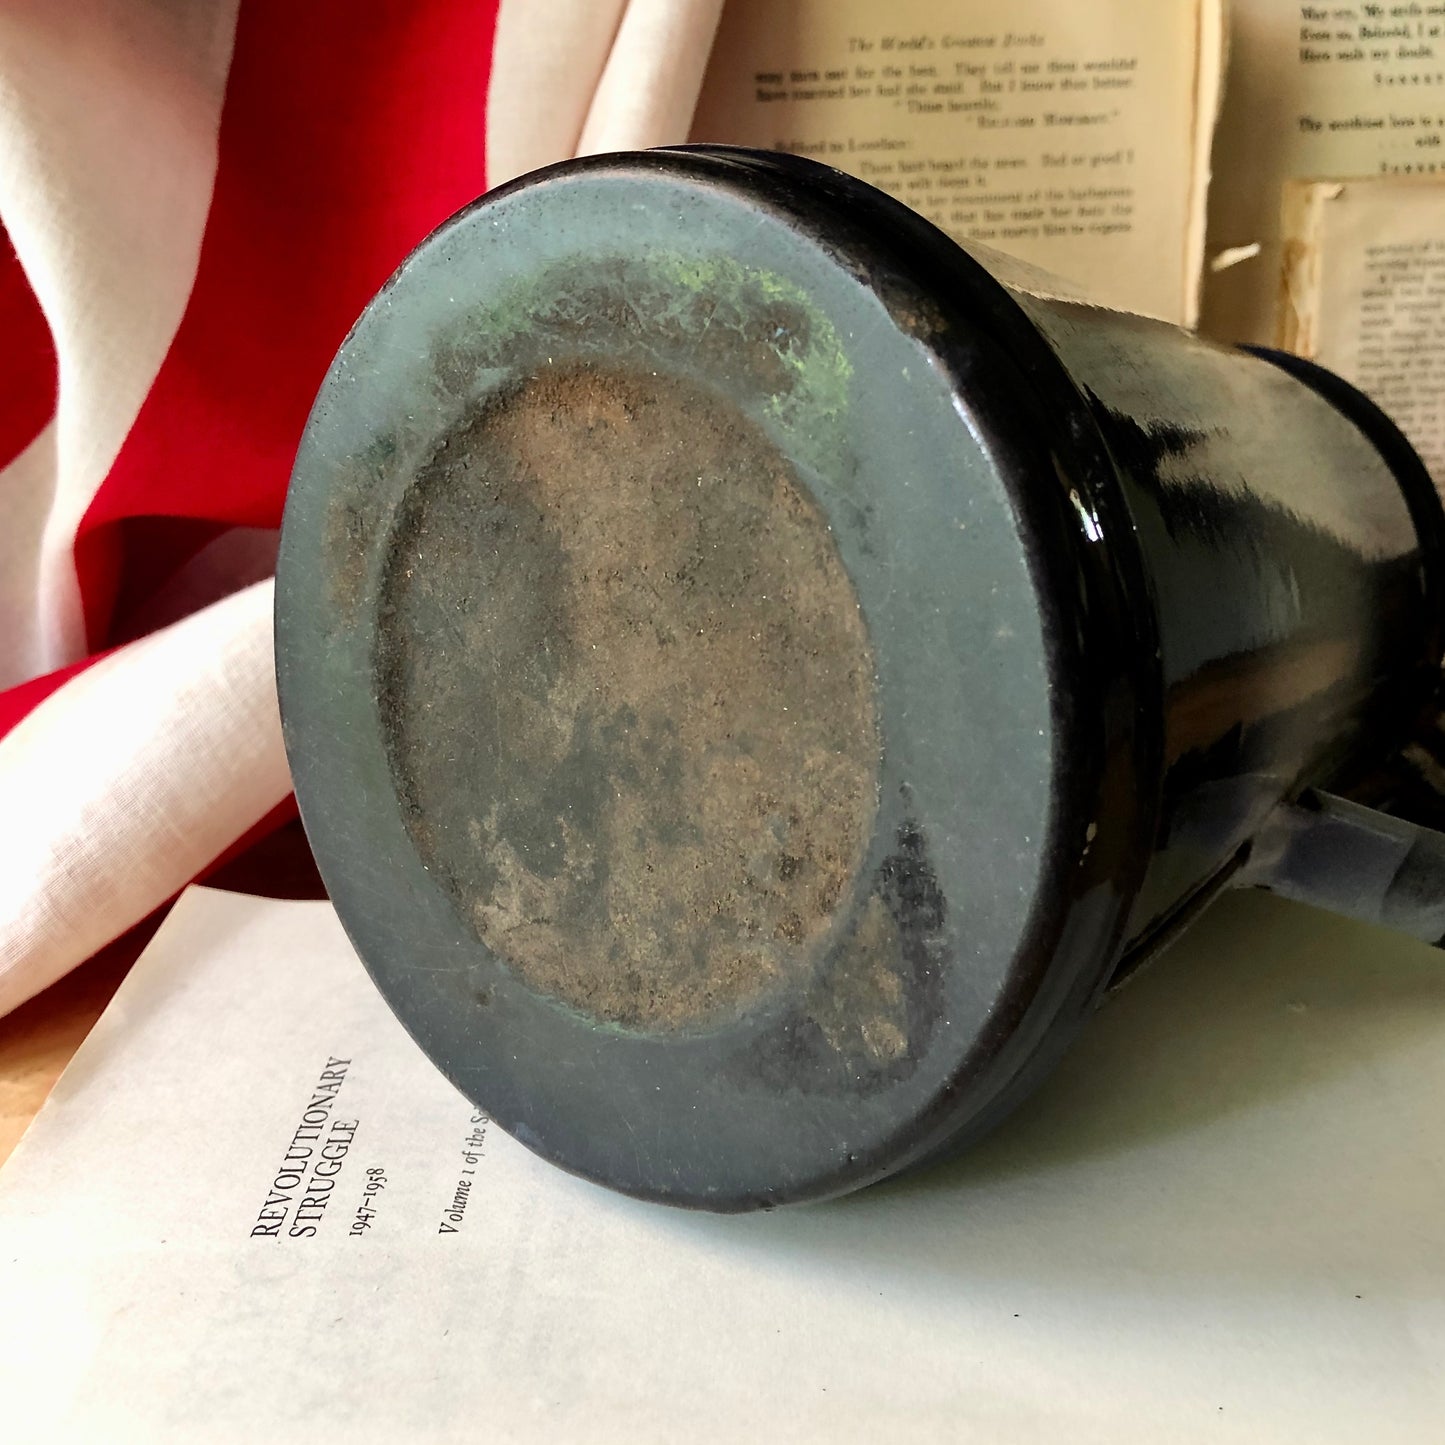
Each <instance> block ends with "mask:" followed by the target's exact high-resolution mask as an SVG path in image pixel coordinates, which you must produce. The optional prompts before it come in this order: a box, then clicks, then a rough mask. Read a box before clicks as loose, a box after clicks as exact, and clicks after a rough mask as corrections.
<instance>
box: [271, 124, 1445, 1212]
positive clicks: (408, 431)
mask: <svg viewBox="0 0 1445 1445" xmlns="http://www.w3.org/2000/svg"><path fill="white" fill-rule="evenodd" d="M1442 552H1445V515H1442V511H1441V507H1440V503H1439V501H1438V500H1437V497H1436V493H1435V490H1434V488H1433V486H1432V484H1431V480H1430V478H1429V476H1428V474H1427V473H1426V471H1425V469H1424V467H1423V466H1422V465H1421V463H1420V461H1419V459H1418V458H1417V457H1416V455H1415V454H1414V453H1413V452H1412V451H1411V449H1410V447H1409V446H1408V444H1407V443H1406V442H1405V441H1404V439H1403V438H1402V437H1401V435H1400V433H1399V432H1398V431H1397V430H1396V429H1395V427H1394V426H1393V425H1392V424H1391V423H1390V422H1389V421H1388V420H1387V419H1386V418H1385V417H1384V416H1383V415H1382V414H1381V413H1380V412H1379V411H1378V410H1377V409H1376V408H1375V407H1374V406H1372V405H1371V404H1370V403H1369V402H1368V401H1367V400H1366V399H1365V398H1364V397H1362V396H1361V395H1360V394H1359V393H1357V392H1356V391H1354V390H1353V389H1352V388H1350V387H1348V386H1347V385H1345V384H1344V383H1343V382H1342V381H1340V380H1339V379H1338V378H1336V377H1334V376H1332V375H1329V374H1327V373H1325V372H1323V371H1320V370H1319V369H1317V368H1315V367H1312V366H1310V365H1308V364H1307V363H1304V362H1301V361H1298V360H1296V359H1293V358H1290V357H1285V356H1276V355H1269V354H1263V353H1256V354H1247V353H1245V352H1243V351H1235V350H1228V349H1224V348H1221V347H1218V346H1214V345H1211V344H1209V343H1207V342H1204V341H1202V340H1200V339H1198V338H1197V337H1195V336H1192V335H1190V334H1188V333H1186V332H1183V331H1181V330H1178V329H1176V328H1175V327H1172V326H1169V325H1166V324H1163V323H1161V322H1157V321H1151V320H1147V319H1144V318H1141V317H1138V316H1133V315H1128V314H1124V313H1120V312H1115V311H1108V310H1103V309H1100V308H1099V307H1097V306H1093V305H1090V304H1089V303H1088V302H1087V301H1086V300H1083V299H1080V298H1077V297H1075V296H1073V295H1071V294H1069V291H1068V288H1067V287H1066V286H1063V285H1061V284H1060V283H1058V282H1056V281H1055V280H1053V278H1050V277H1047V276H1044V275H1042V274H1041V273H1036V272H1033V271H1032V270H1030V269H1029V268H1026V267H1023V266H1021V265H1019V264H1018V263H1016V262H1013V261H1011V260H1009V259H1008V258H1006V257H1003V256H999V255H996V254H993V253H989V252H985V251H983V250H981V249H975V248H968V249H965V248H962V247H960V246H958V245H956V244H955V243H954V242H953V241H951V240H949V239H948V238H947V237H945V236H944V235H943V234H942V233H940V232H939V231H937V230H935V229H934V228H933V227H931V226H930V225H929V224H928V223H927V222H925V221H923V220H922V219H921V218H920V217H918V216H916V215H914V214H913V213H912V212H910V211H908V210H907V209H906V208H904V207H902V206H901V205H899V204H898V203H896V202H894V201H893V200H891V199H889V198H888V197H886V196H885V195H883V194H882V193H880V192H878V191H875V190H873V189H871V188H870V187H868V186H866V185H864V184H862V183H861V182H859V181H856V180H853V179H851V178H849V177H847V176H844V175H841V174H839V173H837V172H835V171H832V170H829V169H827V168H825V167H822V166H818V165H816V164H813V163H811V162H808V161H804V160H801V159H798V158H795V157H790V156H783V155H768V154H762V153H754V152H748V151H737V150H726V149H716V148H705V149H704V148H683V149H675V150H664V151H653V152H647V153H644V154H630V155H616V156H606V157H599V158H595V159H591V160H586V161H578V162H573V163H568V164H566V165H562V166H557V167H553V168H551V169H549V170H545V171H540V172H538V173H536V174H534V175H532V176H528V177H524V178H523V179H522V180H520V181H517V182H514V183H513V184H511V185H508V186H505V187H503V188H501V189H499V190H497V191H495V192H493V193H491V194H490V195H488V196H486V197H485V198H483V199H482V200H480V201H478V202H477V203H476V204H475V205H473V206H471V207H470V208H468V209H467V210H465V211H463V212H461V213H460V214H458V215H457V216H455V217H454V218H453V219H452V220H450V221H448V222H447V223H446V224H445V225H443V226H442V227H441V228H440V229H439V230H438V231H436V232H435V233H434V234H433V235H432V236H431V237H430V238H428V240H427V241H425V242H424V243H423V244H422V245H421V246H420V247H419V248H418V249H417V251H416V252H415V253H414V254H413V255H412V256H411V257H410V258H409V259H408V260H407V261H406V262H405V263H404V265H403V266H402V267H401V269H400V270H399V271H398V272H397V274H396V275H395V276H394V277H393V278H392V280H391V281H390V282H388V283H387V285H386V286H385V287H384V288H383V290H382V291H381V292H380V293H379V294H378V295H377V297H376V298H375V300H374V301H373V302H372V303H371V305H370V306H369V307H368V309H367V311H366V312H365V314H364V315H363V316H362V317H361V319H360V320H359V321H358V323H357V325H356V327H355V328H354V330H353V331H352V333H351V335H350V336H349V337H348V338H347V340H346V342H345V344H344V345H343V347H342V349H341V352H340V353H339V355H338V356H337V359H336V361H335V363H334V365H333V367H332V369H331V372H330V373H329V375H328V377H327V379H326V382H325V384H324V385H323V387H322V389H321V393H320V395H319V397H318V399H317V402H316V406H315V409H314V411H313V413H312V416H311V420H310V422H309V424H308V427H307V430H306V434H305V438H304V440H303V442H302V445H301V449H300V453H299V456H298V458H297V462H296V470H295V475H294V477H293V482H292V488H291V495H290V500H289V503H288V507H287V513H286V521H285V528H284V532H283V538H282V546H281V558H280V564H279V567H278V571H277V604H276V606H277V621H276V639H277V665H278V677H279V686H280V694H281V705H282V715H283V720H284V724H285V730H286V739H287V746H288V749H289V751H290V757H291V762H292V768H293V772H294V776H295V784H296V792H297V797H298V799H299V802H300V806H301V812H302V817H303V819H304V821H305V824H306V828H307V832H308V834H309V836H310V839H311V842H312V846H313V848H314V850H315V853H316V857H317V861H318V863H319V865H320V867H321V871H322V873H323V876H324V877H325V879H326V882H327V885H328V887H329V889H330V891H331V895H332V897H333V899H334V901H335V904H336V908H337V911H338V914H339V916H340V918H341V920H342V922H343V924H344V925H345V926H346V928H347V930H348V932H349V934H350V936H351V938H352V940H353V941H354V943H355V945H356V948H357V951H358V953H359V954H360V955H361V957H362V959H363V960H364V962H365V964H366V966H367V967H368V968H369V969H370V971H371V973H372V975H373V977H374V978H375V980H376V982H377V985H378V987H379V988H380V989H381V991H382V993H383V995H384V996H385V997H386V999H387V1001H388V1002H389V1004H390V1005H391V1007H392V1008H393V1009H394V1010H395V1012H396V1013H397V1014H398V1016H399V1017H400V1018H401V1019H402V1021H403V1022H404V1023H405V1025H406V1026H407V1028H408V1029H409V1030H410V1031H411V1033H412V1034H413V1036H414V1037H415V1038H416V1040H417V1042H418V1043H419V1044H420V1045H421V1047H422V1048H423V1049H425V1050H426V1051H427V1053H428V1054H429V1055H430V1056H431V1057H432V1058H433V1059H434V1060H435V1061H436V1063H437V1064H438V1066H439V1067H440V1068H441V1069H442V1070H443V1071H444V1072H445V1073H446V1074H447V1076H448V1077H449V1078H451V1079H452V1080H453V1081H454V1082H455V1083H456V1085H457V1086H458V1087H459V1088H460V1089H461V1090H462V1092H463V1093H464V1094H466V1095H467V1097H468V1098H469V1099H471V1100H473V1101H474V1102H475V1103H476V1104H478V1105H479V1106H480V1107H482V1108H483V1109H485V1110H486V1111H487V1112H488V1113H489V1114H490V1115H491V1116H492V1117H493V1118H494V1119H495V1120H496V1122H497V1123H499V1124H500V1125H501V1126H502V1127H503V1128H505V1129H507V1130H508V1131H509V1132H511V1133H512V1134H514V1135H515V1136H516V1137H517V1138H518V1139H520V1140H522V1141H523V1142H524V1143H526V1144H527V1145H529V1146H530V1147H531V1148H533V1149H535V1150H536V1151H538V1152H539V1153H541V1154H543V1155H544V1156H546V1157H547V1158H549V1159H552V1160H554V1161H555V1162H557V1163H558V1164H560V1165H562V1166H563V1167H565V1168H568V1169H570V1170H573V1171H575V1172H577V1173H580V1174H583V1175H585V1176H587V1177H588V1178H591V1179H594V1180H597V1181H599V1182H602V1183H605V1184H608V1185H611V1186H612V1187H614V1188H617V1189H621V1190H624V1191H626V1192H628V1193H630V1194H635V1195H640V1196H643V1197H646V1198H651V1199H658V1200H664V1201H668V1202H671V1203H677V1204H685V1205H692V1206H697V1207H702V1208H710V1209H719V1210H740V1209H749V1208H763V1207H768V1206H771V1205H775V1204H780V1203H785V1202H790V1201H796V1200H808V1199H819V1198H824V1197H827V1196H830V1195H836V1194H839V1193H842V1192H845V1191H847V1190H850V1189H855V1188H858V1187H860V1186H862V1185H866V1184H869V1183H872V1182H874V1181H876V1180H879V1179H882V1178H884V1177H886V1176H888V1175H891V1174H893V1173H895V1172H897V1171H898V1170H900V1169H903V1168H906V1167H909V1166H912V1165H915V1164H917V1163H919V1162H921V1161H925V1160H929V1159H932V1158H935V1157H937V1156H939V1155H940V1154H942V1153H945V1152H949V1151H953V1150H956V1149H957V1148H959V1147H961V1146H963V1145H965V1144H966V1143H967V1142H969V1141H970V1140H972V1139H974V1138H976V1137H977V1136H978V1135H979V1134H981V1133H982V1132H983V1131H984V1130H986V1129H988V1128H990V1127H991V1126H992V1125H993V1124H995V1123H996V1122H997V1121H998V1120H999V1119H1000V1118H1002V1117H1003V1115H1004V1114H1005V1113H1006V1112H1007V1111H1008V1110H1009V1109H1010V1108H1011V1107H1012V1106H1013V1105H1014V1104H1015V1103H1016V1102H1017V1101H1018V1100H1019V1099H1020V1098H1021V1097H1022V1096H1023V1095H1024V1094H1025V1093H1026V1092H1027V1091H1028V1090H1029V1089H1030V1088H1032V1087H1033V1085H1034V1084H1035V1083H1036V1082H1037V1081H1038V1080H1039V1079H1040V1078H1042V1077H1043V1075H1044V1074H1045V1073H1046V1071H1047V1070H1048V1069H1049V1068H1050V1067H1051V1066H1052V1065H1053V1063H1054V1062H1055V1061H1056V1060H1057V1059H1058V1058H1059V1056H1060V1055H1061V1053H1062V1052H1063V1050H1064V1049H1065V1047H1066V1046H1067V1044H1068V1043H1069V1041H1070V1039H1071V1038H1072V1037H1073V1035H1074V1032H1075V1030H1076V1029H1077V1028H1078V1027H1079V1026H1080V1025H1081V1024H1082V1023H1083V1021H1084V1020H1085V1019H1086V1018H1087V1017H1088V1015H1089V1013H1090V1012H1091V1011H1092V1010H1093V1008H1094V1007H1095V1006H1096V1005H1097V1004H1098V1003H1099V1002H1100V1000H1101V999H1102V998H1103V997H1104V995H1105V994H1106V993H1107V992H1108V991H1109V990H1110V989H1111V988H1112V987H1114V986H1116V985H1117V984H1118V983H1119V982H1120V981H1121V980H1122V979H1124V978H1125V977H1127V976H1128V975H1129V974H1130V973H1131V972H1132V971H1133V970H1134V969H1135V968H1137V967H1138V965H1139V964H1140V963H1141V962H1143V961H1145V960H1146V959H1148V958H1149V957H1150V956H1151V955H1153V954H1154V953H1156V952H1157V951H1158V950H1159V949H1160V948H1161V947H1162V946H1163V945H1164V944H1166V943H1167V942H1168V941H1169V940H1170V939H1172V938H1173V937H1174V936H1175V935H1176V934H1177V933H1178V932H1179V930H1180V929H1181V928H1183V927H1184V926H1185V925H1186V924H1187V923H1188V921H1189V920H1190V919H1191V918H1192V917H1193V916H1194V915H1195V914H1196V913H1197V912H1198V911H1199V909H1200V908H1202V907H1203V906H1204V905H1205V904H1206V903H1207V902H1208V901H1209V899H1211V898H1212V897H1214V896H1215V895H1216V894H1217V893H1218V892H1219V891H1220V890H1221V889H1223V888H1226V887H1229V886H1241V885H1248V886H1263V887H1273V888H1275V889H1277V890H1278V891H1281V892H1285V893H1288V894H1290V895H1291V896H1294V897H1301V898H1305V899H1308V900H1310V901H1314V902H1317V903H1320V904H1322V905H1323V906H1326V907H1334V908H1336V909H1338V910H1340V911H1344V912H1349V913H1352V914H1354V915H1356V916H1360V917H1365V918H1370V919H1374V920H1377V921H1380V922H1383V923H1385V924H1387V925H1389V926H1392V927H1396V928H1399V929H1402V930H1404V931H1408V932H1414V933H1416V934H1417V935H1418V936H1421V937H1426V938H1428V939H1430V940H1431V941H1434V940H1436V939H1438V938H1439V937H1440V935H1441V934H1442V933H1445V847H1442V845H1441V840H1440V839H1439V837H1438V835H1436V834H1434V833H1432V832H1430V831H1428V830H1427V829H1424V828H1422V827H1420V826H1418V823H1417V822H1406V821H1403V820H1402V819H1400V818H1399V817H1396V816H1390V815H1387V814H1386V813H1385V812H1382V811H1380V810H1378V809H1377V808H1371V807H1367V806H1365V804H1367V803H1375V802H1389V801H1391V800H1396V801H1398V799H1399V797H1400V796H1402V795H1403V793H1404V792H1405V791H1406V790H1407V787H1406V785H1407V783H1409V782H1410V780H1411V779H1412V777H1413V776H1414V775H1413V774H1412V773H1411V766H1410V761H1409V759H1410V757H1411V756H1414V755H1413V754H1409V753H1408V749H1409V748H1410V747H1412V746H1418V740H1419V739H1420V738H1422V737H1423V736H1425V733H1424V732H1423V731H1422V728H1423V725H1424V723H1425V722H1426V721H1427V720H1428V719H1429V718H1430V717H1431V716H1432V715H1433V714H1432V709H1433V707H1434V701H1435V697H1436V693H1437V690H1438V684H1439V678H1440V664H1441V650H1442V638H1445V633H1442V624H1445V598H1442V586H1445V564H1442ZM1420 769H1423V770H1424V771H1425V772H1428V771H1429V760H1428V759H1426V760H1425V761H1424V762H1422V763H1421V765H1420ZM1420 769H1416V773H1418V772H1419V771H1420ZM1326 788H1328V789H1330V790H1331V791H1330V792H1329V793H1326V792H1324V791H1322V789H1326ZM1428 791H1429V790H1428V788H1427V789H1425V790H1424V792H1425V793H1426V794H1428ZM1345 795H1348V800H1347V797H1346V796H1345ZM1397 811H1398V809H1397ZM1260 966H1261V967H1267V966H1268V961H1267V960H1261V961H1260Z"/></svg>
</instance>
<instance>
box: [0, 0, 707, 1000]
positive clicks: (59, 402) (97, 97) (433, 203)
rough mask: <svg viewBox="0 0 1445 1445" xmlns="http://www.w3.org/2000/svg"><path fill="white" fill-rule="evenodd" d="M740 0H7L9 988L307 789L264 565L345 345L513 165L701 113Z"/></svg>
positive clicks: (4, 490) (4, 879) (2, 279)
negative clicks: (294, 469)
mask: <svg viewBox="0 0 1445 1445" xmlns="http://www.w3.org/2000/svg"><path fill="white" fill-rule="evenodd" d="M720 4H721V0H502V3H501V4H500V6H499V5H498V4H497V3H496V0H429V3H427V4H425V5H417V4H414V3H411V0H376V3H373V4H369V5H367V6H365V7H361V8H358V7H357V6H355V5H354V4H346V3H343V0H309V3H308V4H305V5H296V4H294V3H291V0H239V3H238V0H61V3H56V0H11V3H9V4H7V5H6V6H5V7H3V8H0V224H3V229H4V235H5V238H6V242H7V244H6V245H5V246H4V247H0V327H3V335H4V337H5V347H4V355H3V356H0V368H3V372H0V617H3V620H4V627H3V629H0V689H3V690H0V1013H3V1012H5V1011H7V1010H9V1009H11V1008H14V1007H15V1006H16V1005H17V1004H19V1003H21V1002H22V1001H24V1000H25V999H26V998H28V997H30V996H31V995H32V994H34V993H36V992H38V991H39V990H40V989H42V988H44V987H45V986H46V985H47V984H49V983H50V982H52V981H53V980H54V979H56V978H57V977H59V976H60V975H61V974H62V973H63V972H65V971H66V970H67V969H69V968H71V967H73V966H74V965H76V964H77V963H80V962H81V961H83V960H84V959H85V958H86V957H88V956H89V955H90V954H91V953H93V952H94V951H95V950H96V949H98V948H99V947H101V946H102V945H103V944H104V943H106V942H107V941H108V940H110V939H112V938H114V937H116V936H118V935H119V934H120V933H122V932H124V931H125V930H126V929H128V928H129V927H131V926H132V925H133V924H134V923H136V922H137V921H138V920H140V919H142V918H144V917H146V916H147V915H148V914H150V913H152V912H153V911H154V910H155V909H156V908H158V907H160V906H162V905H163V904H164V903H165V902H166V901H167V900H168V899H169V898H171V897H173V896H174V895H175V894H176V893H177V892H178V891H179V889H180V888H182V887H183V886H184V885H185V884H186V883H187V882H188V881H190V879H191V878H193V877H194V876H195V875H196V874H197V873H198V872H200V871H201V870H203V869H204V868H205V867H206V865H207V864H208V863H210V862H211V861H212V860H213V859H214V858H215V857H217V856H218V855H220V854H223V853H226V852H227V851H229V850H230V849H232V848H233V847H234V845H235V844H236V841H237V840H238V839H240V838H242V837H244V836H246V835H247V834H248V832H249V831H251V830H253V829H255V828H256V827H257V825H258V824H261V823H263V822H264V821H267V820H274V819H276V818H280V817H283V816H284V815H285V814H284V808H283V807H282V806H281V805H283V804H284V802H285V800H286V798H287V797H288V794H289V791H290V783H289V780H288V776H287V769H286V763H285V757H284V754H283V751H282V746H281V733H280V722H279V718H278V715H277V710H276V697H275V689H274V685H273V682H272V664H271V623H270V597H271V590H270V583H269V581H268V580H266V579H267V578H268V575H269V571H270V567H271V564H272V561H273V560H274V555H275V528H276V527H277V526H278V525H279V522H280V516H281V508H282V504H283V501H284V498H285V490H286V482H287V478H288V476H289V473H290V468H291V462H292V458H293V456H294V454H295V449H296V445H297V442H298V440H299V438H300V435H301V430H302V427H303V426H304V424H305V420H306V416H307V412H308V410H309V408H310V405H311V401H312V398H313V397H314V395H315V392H316V389H317V387H318V385H319V384H320V381H321V379H322V376H323V375H324V373H325V370H326V367H327V365H328V364H329V362H330V360H331V357H332V355H333V354H334V353H335V350H336V348H337V347H338V346H339V344H340V343H341V340H342V338H343V337H344V336H345V334H346V332H347V330H348V328H349V327H350V326H351V324H352V322H353V321H354V320H355V318H356V316H357V315H358V313H359V312H360V311H361V309H362V307H363V306H364V305H365V304H366V302H367V300H368V299H369V298H370V296H371V295H372V294H373V293H374V292H375V291H376V289H377V288H378V287H379V286H380V285H381V283H382V282H383V281H384V280H385V279H386V277H387V276H388V275H389V274H390V273H391V272H392V270H394V269H395V267H396V266H397V264H398V263H399V262H400V261H401V260H402V258H403V257H404V256H405V255H406V253H407V251H408V250H409V249H410V248H411V247H412V246H414V245H415V244H416V243H417V242H418V241H420V240H421V239H422V237H423V236H425V235H426V234H427V232H428V231H430V230H431V229H432V228H433V227H434V226H436V225H437V224H438V223H439V222H441V221H442V220H443V219H445V218H446V217H447V216H448V215H450V214H451V213H452V212H453V211H455V210H456V209H457V208H458V207H460V206H462V205H464V204H465V203H466V202H468V201H470V200H471V199H473V197H475V196H476V195H477V194H479V193H480V192H481V191H482V190H483V189H485V187H486V185H487V184H488V183H496V182H497V181H499V180H504V179H508V178H510V177H511V176H513V175H515V174H518V173H520V172H522V171H525V170H528V169H531V168H533V167H535V166H537V165H542V164H545V163H548V162H551V161H555V160H560V159H563V158H565V157H566V156H569V155H572V154H576V153H579V152H593V151H601V150H615V149H627V148H633V147H639V146H647V145H659V144H666V143H669V142H676V141H680V140H682V139H684V138H685V137H686V134H687V128H688V125H689V123H690V120H691V114H692V109H693V105H694V103H695V101H696V98H697V92H698V89H699V86H700V84H701V79H702V71H703V67H704V65H705V62H706V57H707V53H708V49H709V47H710V45H711V42H712V35H713V32H714V30H715V28H716V24H717V19H718V11H719V9H720Z"/></svg>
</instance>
